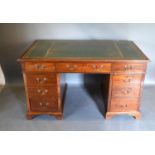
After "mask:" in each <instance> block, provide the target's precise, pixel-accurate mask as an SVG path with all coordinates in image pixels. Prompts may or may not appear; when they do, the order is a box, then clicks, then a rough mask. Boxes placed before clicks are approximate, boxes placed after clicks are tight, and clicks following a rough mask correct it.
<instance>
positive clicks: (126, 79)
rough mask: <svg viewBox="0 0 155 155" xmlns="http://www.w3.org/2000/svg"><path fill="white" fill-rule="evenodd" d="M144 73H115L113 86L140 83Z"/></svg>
mask: <svg viewBox="0 0 155 155" xmlns="http://www.w3.org/2000/svg"><path fill="white" fill-rule="evenodd" d="M142 78H143V75H140V74H137V75H113V86H115V85H116V86H117V85H121V86H123V85H130V84H140V83H141V81H142Z"/></svg>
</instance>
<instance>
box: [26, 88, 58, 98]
mask: <svg viewBox="0 0 155 155" xmlns="http://www.w3.org/2000/svg"><path fill="white" fill-rule="evenodd" d="M28 94H29V96H30V97H36V98H42V97H51V96H52V97H55V98H56V97H57V87H56V86H44V87H29V88H28Z"/></svg>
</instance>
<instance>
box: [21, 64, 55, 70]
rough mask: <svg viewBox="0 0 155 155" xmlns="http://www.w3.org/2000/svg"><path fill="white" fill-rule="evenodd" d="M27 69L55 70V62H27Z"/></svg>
mask: <svg viewBox="0 0 155 155" xmlns="http://www.w3.org/2000/svg"><path fill="white" fill-rule="evenodd" d="M24 66H25V71H27V72H29V71H32V72H54V71H55V64H54V63H48V62H26V63H25V65H24Z"/></svg>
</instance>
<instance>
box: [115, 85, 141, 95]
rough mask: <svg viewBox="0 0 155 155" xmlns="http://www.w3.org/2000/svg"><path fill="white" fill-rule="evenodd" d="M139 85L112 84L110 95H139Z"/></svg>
mask: <svg viewBox="0 0 155 155" xmlns="http://www.w3.org/2000/svg"><path fill="white" fill-rule="evenodd" d="M139 95H140V85H130V86H125V85H124V86H122V87H120V86H113V88H112V97H139Z"/></svg>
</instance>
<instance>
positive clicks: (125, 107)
mask: <svg viewBox="0 0 155 155" xmlns="http://www.w3.org/2000/svg"><path fill="white" fill-rule="evenodd" d="M136 110H138V99H112V101H111V104H110V111H111V112H129V111H136Z"/></svg>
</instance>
